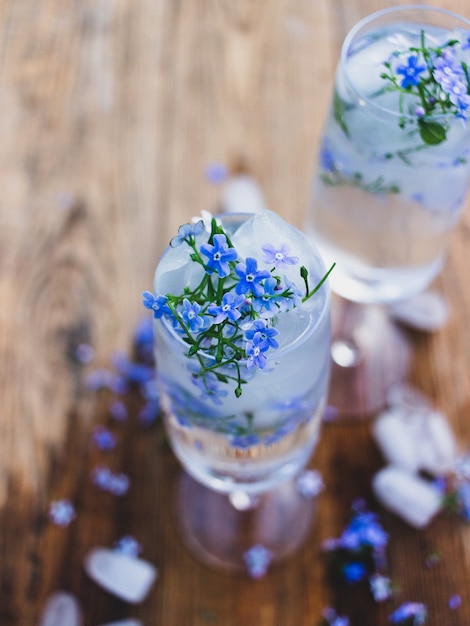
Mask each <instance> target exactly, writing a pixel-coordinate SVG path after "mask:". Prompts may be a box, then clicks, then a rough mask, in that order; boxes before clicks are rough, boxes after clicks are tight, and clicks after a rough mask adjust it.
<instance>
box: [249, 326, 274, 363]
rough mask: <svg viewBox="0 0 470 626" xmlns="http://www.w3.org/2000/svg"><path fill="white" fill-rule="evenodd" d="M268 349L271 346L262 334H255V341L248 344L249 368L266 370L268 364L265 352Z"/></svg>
mask: <svg viewBox="0 0 470 626" xmlns="http://www.w3.org/2000/svg"><path fill="white" fill-rule="evenodd" d="M268 348H269V345H268V343H267V342H266V340H265V339H264V338H263V336H262V334H261V333H260V332H257V333H255V334H254V336H253V339H252V340H251V341H247V343H246V348H245V352H246V356H247V357H248V358H247V362H246V366H247V368H248V369H251V368H252V367H258V368H259V369H260V370H262V369H264V368H265V367H266V363H267V358H266V355H265V352H266V351H267V350H268Z"/></svg>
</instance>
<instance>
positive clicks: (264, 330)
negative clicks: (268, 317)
mask: <svg viewBox="0 0 470 626" xmlns="http://www.w3.org/2000/svg"><path fill="white" fill-rule="evenodd" d="M255 335H258V337H259V338H260V339H261V340H262V341H263V342H266V344H267V347H266V349H267V348H279V343H278V342H277V340H276V339H274V337H276V335H279V331H277V330H276V329H275V328H272V327H268V326H266V322H265V321H264V320H256V321H254V322H253V324H252V326H251V328H249V329H248V330H246V331H245V339H247V340H248V341H252V340H253V339H254V337H255Z"/></svg>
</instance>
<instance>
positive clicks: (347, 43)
mask: <svg viewBox="0 0 470 626" xmlns="http://www.w3.org/2000/svg"><path fill="white" fill-rule="evenodd" d="M405 11H416V12H417V13H423V14H424V13H434V14H440V15H445V16H446V17H450V18H453V19H455V20H456V21H458V22H461V23H462V24H466V25H467V26H468V30H469V31H470V20H469V19H467V18H466V17H463V16H462V15H459V14H458V13H455V12H454V11H450V10H448V9H443V8H442V7H433V6H430V5H426V4H404V5H402V6H393V7H387V8H385V9H380V10H379V11H374V12H373V13H370V14H369V15H366V16H365V17H363V18H362V19H360V20H359V21H358V22H357V23H356V24H355V25H354V26H353V27H352V28H351V29H350V30H349V32H348V33H347V35H346V37H345V39H344V41H343V44H342V46H341V53H340V65H341V67H342V68H343V69H344V68H346V67H347V61H348V51H349V50H350V48H351V44H352V42H353V40H354V38H355V37H356V35H357V34H358V32H359V31H360V30H361V29H362V28H364V26H366V25H367V24H369V23H371V22H373V21H374V20H377V19H378V18H381V17H382V16H387V15H390V14H394V13H396V14H399V13H402V12H405ZM397 23H398V21H397ZM344 76H345V80H346V82H347V85H348V88H350V89H351V90H352V91H353V92H354V93H355V95H356V96H358V98H360V99H361V100H363V101H365V102H366V103H367V104H368V105H369V106H371V107H372V108H373V109H375V110H376V111H380V112H381V113H386V114H387V115H390V116H393V117H395V118H399V119H408V120H412V119H414V117H413V116H412V115H407V114H403V113H400V112H397V111H395V110H392V109H388V108H386V107H384V106H381V105H380V104H377V103H376V102H374V101H373V100H372V99H371V98H370V97H369V96H367V95H366V94H364V93H363V92H362V91H361V90H360V89H358V88H357V86H356V85H355V84H354V82H353V81H352V80H351V79H350V78H349V77H348V76H347V73H346V71H345V72H344ZM454 118H455V116H454V115H453V114H451V113H449V114H445V113H442V114H439V115H434V116H432V119H433V120H444V119H445V120H449V119H454ZM455 121H456V122H457V121H458V120H457V119H456V120H455Z"/></svg>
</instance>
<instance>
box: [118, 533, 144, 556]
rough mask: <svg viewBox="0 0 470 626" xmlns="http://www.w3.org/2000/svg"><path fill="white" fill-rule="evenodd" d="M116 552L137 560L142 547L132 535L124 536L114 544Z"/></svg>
mask: <svg viewBox="0 0 470 626" xmlns="http://www.w3.org/2000/svg"><path fill="white" fill-rule="evenodd" d="M114 551H115V552H119V553H120V554H125V555H127V556H130V557H132V558H135V557H138V556H139V554H140V553H141V552H142V546H141V545H140V543H139V542H138V541H137V539H135V538H134V537H132V536H131V535H124V536H123V537H121V538H120V539H119V540H118V541H116V543H115V544H114Z"/></svg>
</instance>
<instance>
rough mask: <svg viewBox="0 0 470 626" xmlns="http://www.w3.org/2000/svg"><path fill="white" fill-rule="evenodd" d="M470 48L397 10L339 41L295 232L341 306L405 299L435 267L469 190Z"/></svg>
mask: <svg viewBox="0 0 470 626" xmlns="http://www.w3.org/2000/svg"><path fill="white" fill-rule="evenodd" d="M469 37H470V22H469V21H467V20H466V19H464V18H462V17H460V16H458V15H455V14H453V13H451V12H449V11H445V10H443V9H438V8H431V7H425V6H404V7H392V8H389V9H385V10H383V11H379V12H377V13H374V14H372V15H370V16H368V17H366V18H365V19H363V20H362V21H361V22H359V23H358V24H357V25H356V26H355V27H354V28H353V29H352V30H351V31H350V33H349V34H348V35H347V37H346V39H345V41H344V44H343V47H342V50H341V58H340V61H339V64H338V68H337V72H336V77H335V83H334V91H333V97H332V101H331V107H330V111H329V115H328V118H327V120H326V123H325V127H324V131H323V135H322V139H321V148H320V154H319V164H318V170H317V174H316V176H315V179H314V185H313V191H312V195H311V198H312V201H311V206H310V209H309V212H308V218H307V223H306V226H305V228H306V231H307V233H308V234H309V235H310V236H311V237H312V238H313V239H314V241H315V243H316V244H317V245H318V247H319V249H320V251H321V253H322V255H323V257H324V258H325V261H326V263H327V264H328V263H329V262H331V261H332V260H334V261H336V267H335V271H334V272H333V274H332V276H331V286H332V288H333V290H334V291H335V292H336V293H337V294H339V295H340V296H342V297H343V298H345V299H346V300H348V301H353V302H359V303H388V302H393V301H396V300H402V299H406V298H408V297H409V296H412V295H415V294H417V293H419V292H421V291H422V290H424V289H425V288H426V287H427V286H428V285H429V283H430V282H431V281H432V279H433V278H434V277H435V276H436V275H437V274H438V272H439V271H440V270H441V268H442V265H443V262H444V257H445V251H446V247H447V245H448V242H449V238H450V235H451V233H452V230H453V229H454V227H455V226H456V224H457V222H458V219H459V215H460V213H461V211H462V208H463V206H464V203H465V197H466V193H467V188H468V183H469V174H470V124H468V122H467V121H466V120H467V117H468V116H469V115H470V88H469V72H468V67H469V66H470V39H469ZM350 308H351V307H350ZM352 309H353V313H354V316H355V319H356V322H354V321H353V322H351V323H350V325H352V326H354V325H356V323H357V319H358V317H360V315H361V314H362V313H358V310H357V307H352ZM375 322H376V319H374V320H373V321H372V322H370V321H369V322H368V326H369V331H368V336H369V337H370V335H371V333H373V332H374V329H377V327H380V324H377V323H375ZM349 334H350V335H351V333H349ZM356 334H357V333H356ZM366 334H367V333H366ZM381 335H382V337H381ZM386 336H388V335H387V333H386V332H385V333H382V331H379V332H377V333H376V338H375V342H376V345H377V346H380V348H379V349H380V351H381V352H382V353H383V352H384V347H383V341H384V338H385V337H386ZM352 343H353V341H352V340H351V338H350V341H349V344H350V345H349V347H348V346H347V345H343V346H342V347H339V349H337V350H336V352H337V355H338V357H339V359H340V360H342V361H343V362H344V363H346V364H347V363H348V362H349V361H350V362H351V363H354V364H355V363H356V361H358V360H360V358H361V357H360V356H358V353H357V351H356V352H355V351H354V350H353V348H352ZM370 343H373V341H371V342H370ZM390 343H391V344H393V343H396V342H395V338H394V336H392V337H391V341H390ZM379 358H380V357H379ZM374 367H375V365H374ZM402 369H403V368H402ZM405 369H406V368H405ZM385 376H387V373H385Z"/></svg>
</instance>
